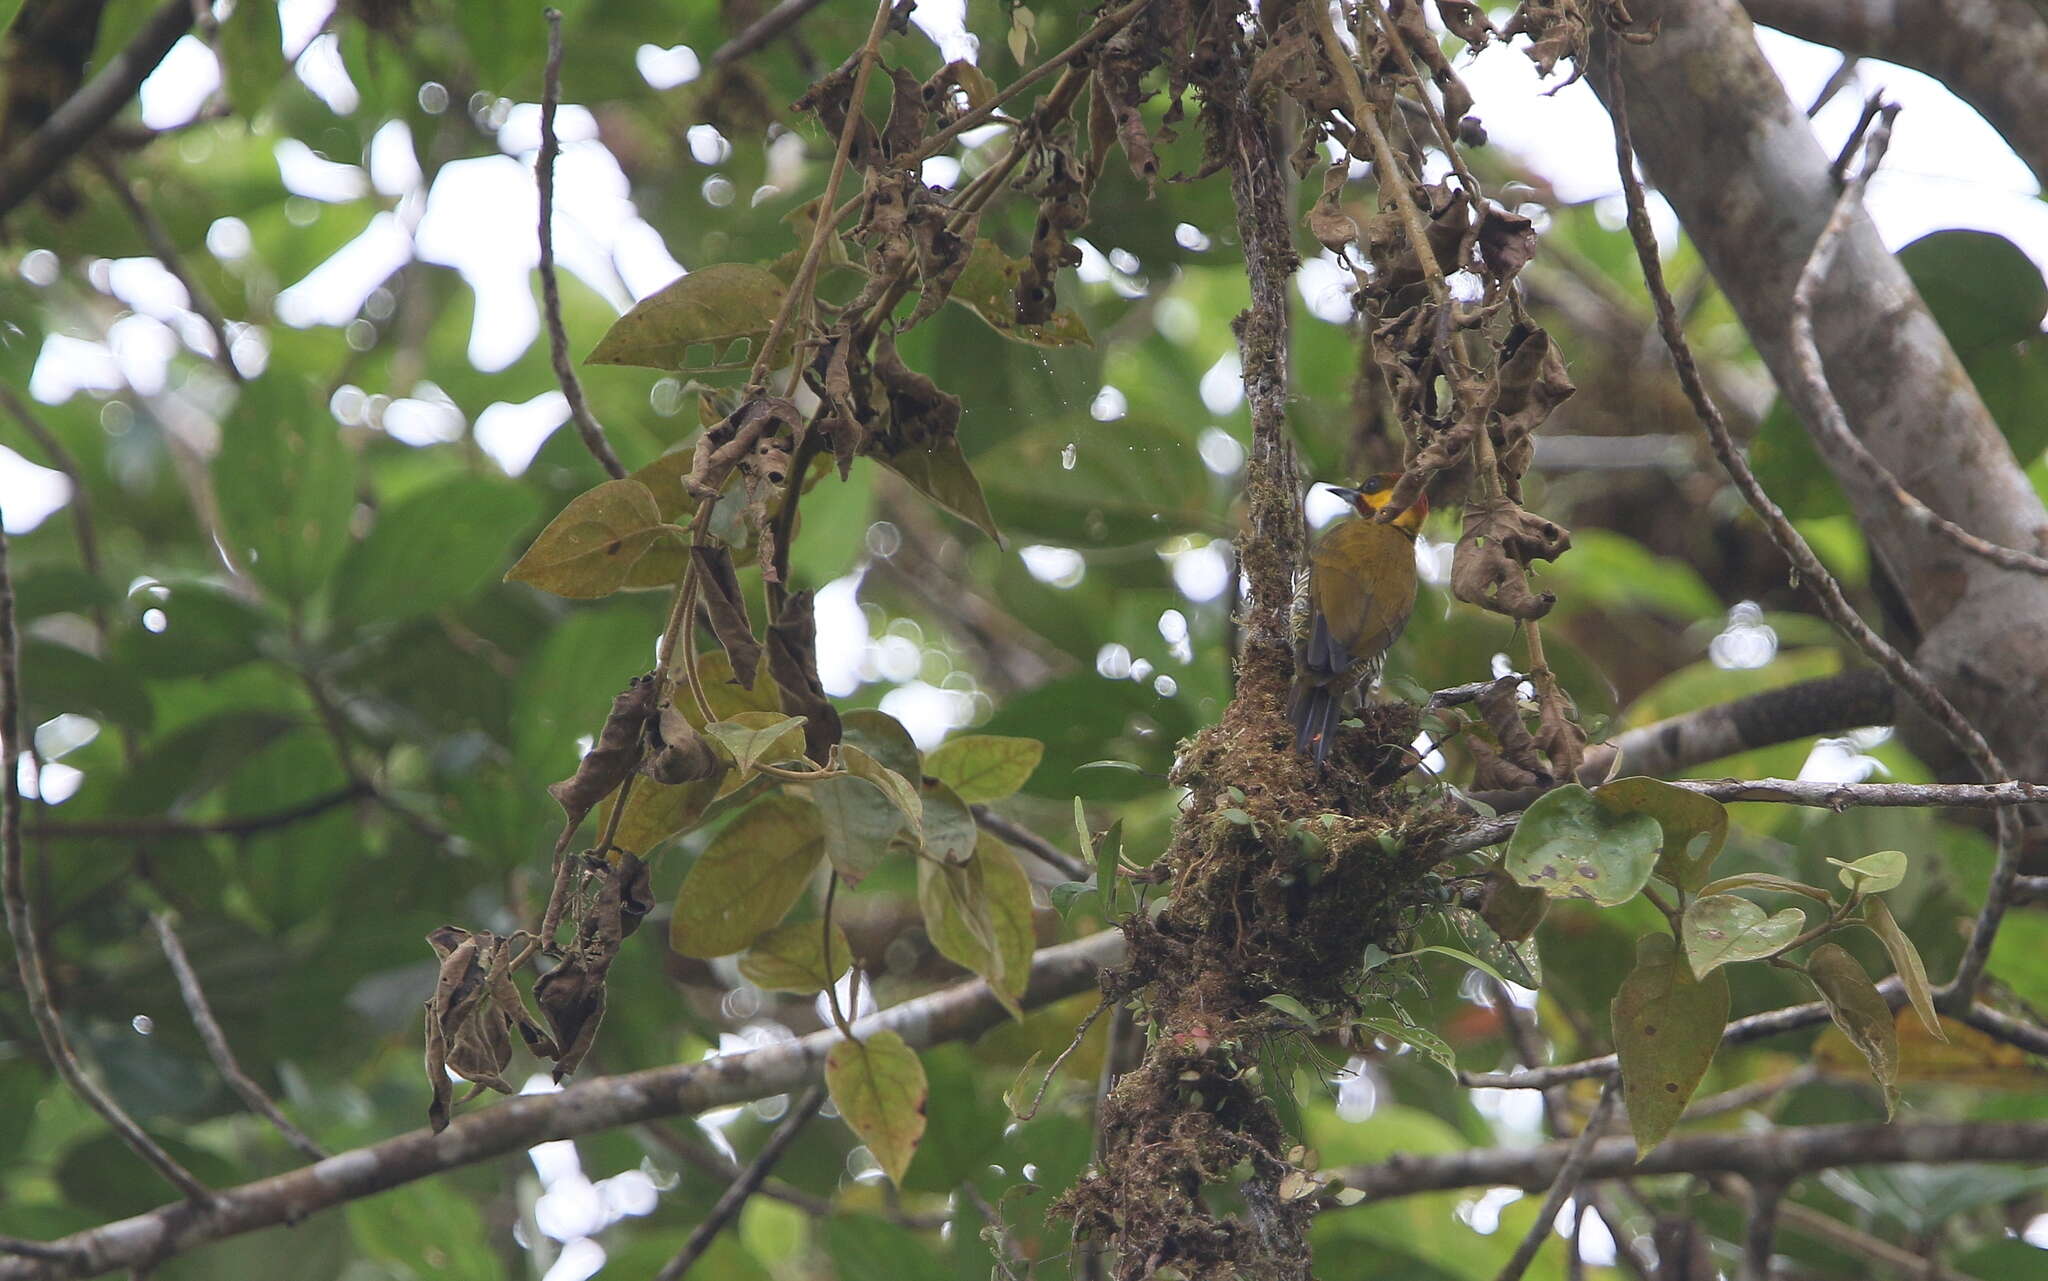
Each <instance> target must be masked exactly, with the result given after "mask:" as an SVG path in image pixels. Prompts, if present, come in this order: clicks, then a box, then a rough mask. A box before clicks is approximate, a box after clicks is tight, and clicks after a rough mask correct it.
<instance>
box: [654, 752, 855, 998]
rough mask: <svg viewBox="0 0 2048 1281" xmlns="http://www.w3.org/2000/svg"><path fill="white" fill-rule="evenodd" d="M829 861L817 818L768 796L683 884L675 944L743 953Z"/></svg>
mask: <svg viewBox="0 0 2048 1281" xmlns="http://www.w3.org/2000/svg"><path fill="white" fill-rule="evenodd" d="M635 790H638V789H637V788H636V789H635ZM824 857H825V837H824V833H823V832H822V831H821V830H820V829H819V827H818V811H817V810H815V809H813V808H812V807H811V806H809V805H807V804H805V803H804V802H803V801H801V800H798V799H797V798H796V797H794V796H784V795H775V796H770V797H768V798H767V799H766V800H764V801H762V802H760V803H759V804H758V805H755V806H754V807H753V808H751V809H749V810H748V811H747V812H746V813H744V814H742V815H740V816H739V817H738V818H737V819H735V820H734V821H733V822H732V823H731V824H730V825H729V826H727V827H726V828H725V830H724V831H722V832H720V833H719V834H718V837H717V839H716V840H714V841H712V842H711V847H710V848H709V849H707V850H705V851H704V853H703V855H702V856H701V857H699V858H698V859H697V862H696V865H695V866H693V867H692V868H691V869H690V874H689V875H688V876H687V877H685V878H684V879H683V887H682V889H680V890H678V891H677V892H676V910H675V915H674V916H673V917H671V918H670V919H669V945H670V946H671V947H673V948H675V950H676V951H678V952H680V953H681V954H682V955H684V956H696V957H711V956H725V955H727V954H729V953H732V952H737V951H739V950H740V949H741V948H743V947H746V946H747V945H748V944H749V943H752V942H753V941H754V939H755V937H756V936H758V935H759V934H760V933H761V932H762V931H764V930H766V929H768V928H769V927H771V926H773V925H774V924H775V923H776V922H778V921H780V920H781V919H782V917H783V914H784V913H786V912H788V911H789V909H790V907H791V906H792V905H793V904H794V903H795V902H796V901H797V898H798V897H799V896H800V895H802V893H803V891H804V886H805V884H806V883H808V882H809V880H810V879H811V874H812V873H813V872H815V871H816V870H817V868H818V864H819V862H821V861H822V860H823V859H824Z"/></svg>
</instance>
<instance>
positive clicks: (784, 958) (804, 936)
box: [740, 921, 853, 996]
mask: <svg viewBox="0 0 2048 1281" xmlns="http://www.w3.org/2000/svg"><path fill="white" fill-rule="evenodd" d="M825 931H826V926H825V925H824V924H823V923H822V922H819V921H792V922H791V923H789V924H788V925H778V926H776V927H775V928H774V929H772V930H769V931H768V932H767V933H766V934H763V935H761V936H760V937H759V938H757V939H755V940H754V945H753V946H752V947H750V948H748V949H747V950H746V951H745V952H744V953H742V954H741V955H740V975H741V976H742V977H743V978H745V979H746V980H747V982H749V983H752V984H753V985H754V986H755V987H758V988H763V989H765V990H767V991H770V992H794V993H796V994H797V995H798V996H815V995H817V994H818V993H819V992H822V991H824V990H825V989H826V988H828V987H830V986H832V984H833V983H835V982H837V981H838V979H839V976H840V975H842V974H844V973H846V971H847V969H848V968H849V967H850V966H851V965H852V964H853V952H852V950H851V949H850V948H849V947H848V946H847V943H846V931H845V930H842V929H840V928H839V925H838V923H837V922H834V923H833V924H832V926H831V932H832V943H831V950H830V952H829V953H828V952H827V951H826V943H825Z"/></svg>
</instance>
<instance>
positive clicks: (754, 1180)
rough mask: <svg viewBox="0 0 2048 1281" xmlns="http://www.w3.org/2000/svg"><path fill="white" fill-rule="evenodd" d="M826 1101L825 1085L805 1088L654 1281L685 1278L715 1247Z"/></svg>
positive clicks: (675, 1280)
mask: <svg viewBox="0 0 2048 1281" xmlns="http://www.w3.org/2000/svg"><path fill="white" fill-rule="evenodd" d="M824 1105H825V1087H824V1086H822V1085H814V1086H812V1087H811V1088H810V1089H809V1090H806V1091H805V1092H804V1096H803V1098H801V1099H799V1100H797V1101H796V1102H795V1103H793V1104H791V1105H790V1109H789V1115H788V1116H786V1117H784V1118H782V1124H781V1125H778V1126H776V1127H775V1133H773V1134H771V1135H769V1136H768V1141H767V1142H766V1143H764V1144H762V1145H761V1151H760V1152H759V1153H758V1154H756V1155H755V1157H754V1159H753V1161H752V1162H750V1163H749V1164H748V1166H747V1168H746V1169H744V1170H742V1171H740V1175H739V1177H738V1178H736V1179H734V1180H733V1181H732V1184H731V1186H729V1187H727V1188H726V1190H725V1192H724V1194H723V1195H721V1196H720V1197H719V1198H718V1201H717V1202H716V1203H715V1204H714V1205H713V1206H712V1207H711V1212H710V1213H709V1214H707V1215H705V1216H704V1221H703V1222H702V1223H699V1224H698V1225H697V1226H696V1228H695V1229H693V1230H692V1231H691V1233H690V1239H689V1240H687V1241H685V1242H683V1248H682V1249H681V1250H680V1251H678V1252H677V1254H676V1256H675V1257H674V1258H673V1259H670V1260H669V1261H668V1262H667V1263H666V1264H664V1265H663V1266H662V1269H661V1271H659V1272H657V1273H655V1274H654V1281H682V1277H683V1275H684V1274H685V1273H687V1272H688V1271H689V1270H690V1267H691V1265H692V1264H694V1263H696V1262H697V1260H698V1259H700V1258H703V1257H704V1251H706V1250H708V1249H710V1248H711V1242H712V1239H713V1238H714V1237H716V1236H717V1235H718V1234H719V1232H721V1231H722V1230H724V1228H725V1226H726V1224H728V1223H731V1222H732V1221H733V1219H734V1217H736V1216H737V1215H738V1214H739V1212H740V1211H741V1210H742V1209H743V1208H745V1206H746V1204H747V1198H749V1197H751V1196H753V1195H754V1193H755V1191H756V1190H757V1189H759V1188H760V1186H761V1183H762V1181H763V1180H765V1179H766V1178H767V1177H768V1173H769V1171H771V1170H773V1169H774V1168H775V1163H776V1162H777V1161H780V1160H781V1159H782V1154H783V1153H784V1152H787V1151H788V1150H789V1145H790V1144H791V1143H794V1142H795V1141H796V1136H797V1135H798V1133H800V1132H801V1131H802V1130H803V1128H804V1126H806V1125H808V1124H809V1123H810V1120H811V1118H812V1117H814V1116H816V1115H818V1109H819V1108H821V1107H823V1106H824Z"/></svg>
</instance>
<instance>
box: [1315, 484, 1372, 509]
mask: <svg viewBox="0 0 2048 1281" xmlns="http://www.w3.org/2000/svg"><path fill="white" fill-rule="evenodd" d="M1325 488H1326V489H1328V490H1329V491H1330V492H1331V493H1333V494H1335V495H1336V496H1337V497H1339V498H1341V499H1343V500H1344V501H1345V502H1347V503H1350V504H1351V505H1352V506H1353V507H1356V506H1358V500H1359V499H1360V498H1363V497H1364V495H1363V494H1361V493H1359V491H1357V490H1355V489H1346V488H1345V487H1344V486H1342V485H1327V486H1325Z"/></svg>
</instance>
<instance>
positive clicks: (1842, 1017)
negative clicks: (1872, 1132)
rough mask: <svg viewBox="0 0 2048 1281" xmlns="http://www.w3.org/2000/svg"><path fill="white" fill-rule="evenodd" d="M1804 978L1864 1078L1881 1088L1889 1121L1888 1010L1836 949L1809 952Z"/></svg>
mask: <svg viewBox="0 0 2048 1281" xmlns="http://www.w3.org/2000/svg"><path fill="white" fill-rule="evenodd" d="M1806 977H1807V978H1809V979H1811V980H1813V986H1814V987H1815V988H1816V989H1818V990H1819V992H1820V995H1821V999H1822V1000H1824V1001H1826V1002H1827V1006H1828V1017H1829V1018H1832V1019H1833V1020H1834V1021H1835V1026H1836V1027H1838V1028H1840V1029H1842V1035H1844V1036H1846V1037H1848V1038H1849V1042H1850V1044H1852V1045H1854V1046H1855V1047H1856V1048H1857V1049H1858V1050H1860V1051H1862V1052H1863V1057H1864V1059H1865V1060H1867V1061H1868V1062H1869V1064H1870V1075H1871V1076H1873V1077H1875V1078H1876V1079H1877V1083H1878V1085H1880V1086H1881V1087H1883V1089H1884V1111H1885V1116H1886V1117H1887V1118H1889V1117H1890V1116H1891V1114H1892V1113H1893V1112H1894V1111H1896V1110H1897V1108H1898V1106H1899V1030H1898V1025H1897V1024H1896V1023H1894V1022H1893V1020H1892V1007H1891V1006H1890V1005H1889V1004H1887V1003H1886V1001H1885V999H1884V994H1883V993H1881V992H1879V991H1878V990H1877V985H1876V984H1875V983H1872V982H1871V981H1870V975H1868V974H1866V973H1864V971H1863V966H1862V965H1860V964H1859V963H1858V962H1857V960H1856V958H1855V957H1853V956H1851V955H1849V953H1848V951H1847V950H1845V949H1844V948H1843V947H1842V946H1841V945H1840V944H1837V943H1823V944H1821V945H1820V946H1819V947H1817V948H1815V949H1813V955H1812V956H1810V957H1808V958H1807V960H1806Z"/></svg>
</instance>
